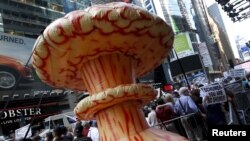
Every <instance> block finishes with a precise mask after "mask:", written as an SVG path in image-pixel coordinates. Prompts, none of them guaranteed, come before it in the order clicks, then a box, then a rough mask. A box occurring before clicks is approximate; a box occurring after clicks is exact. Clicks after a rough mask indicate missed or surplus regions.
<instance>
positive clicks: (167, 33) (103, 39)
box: [33, 3, 174, 90]
mask: <svg viewBox="0 0 250 141" xmlns="http://www.w3.org/2000/svg"><path fill="white" fill-rule="evenodd" d="M173 37H174V36H173V32H172V30H171V28H170V27H169V26H168V25H167V24H166V23H165V22H164V21H163V20H162V19H161V18H159V17H157V16H155V15H153V14H151V13H149V12H147V11H145V10H143V9H142V8H140V7H137V6H133V5H129V4H125V3H110V4H106V5H96V6H92V7H90V8H88V9H86V10H78V11H74V12H71V13H69V14H67V15H66V16H65V17H63V18H60V19H57V20H56V21H54V22H53V23H51V24H50V25H49V26H48V27H47V28H46V29H45V31H44V34H43V37H42V38H40V40H37V47H36V48H35V52H34V54H33V65H34V67H35V68H36V71H37V72H38V75H39V77H40V78H41V79H42V80H43V81H45V82H46V83H48V84H50V85H53V86H55V87H64V88H65V87H66V88H70V89H74V90H85V89H86V88H85V86H84V84H83V81H82V76H81V71H79V70H81V69H82V64H84V63H85V62H88V61H90V60H93V59H95V58H98V57H99V56H101V55H107V54H113V53H122V54H124V55H126V56H129V57H131V58H133V59H134V62H135V63H136V66H135V69H136V70H135V71H136V76H141V75H143V74H145V73H147V72H149V71H150V70H152V69H153V68H155V67H157V66H158V65H159V64H161V63H162V61H163V59H164V58H165V57H166V56H167V54H168V52H169V50H170V49H171V47H172V43H173Z"/></svg>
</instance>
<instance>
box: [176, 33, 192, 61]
mask: <svg viewBox="0 0 250 141" xmlns="http://www.w3.org/2000/svg"><path fill="white" fill-rule="evenodd" d="M173 46H174V49H175V51H176V53H177V55H178V57H179V58H184V57H186V56H190V55H193V54H194V51H193V49H192V45H191V42H190V39H189V35H188V33H180V34H177V35H176V36H175V38H174V45H173Z"/></svg>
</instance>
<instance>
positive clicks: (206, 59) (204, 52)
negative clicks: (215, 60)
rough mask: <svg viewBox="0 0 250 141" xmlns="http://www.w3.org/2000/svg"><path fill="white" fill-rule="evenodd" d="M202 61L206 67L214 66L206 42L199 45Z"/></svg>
mask: <svg viewBox="0 0 250 141" xmlns="http://www.w3.org/2000/svg"><path fill="white" fill-rule="evenodd" d="M198 50H199V53H200V56H201V59H202V62H203V64H204V66H205V67H209V66H212V60H211V57H210V55H209V52H208V49H207V45H206V43H200V44H199V47H198Z"/></svg>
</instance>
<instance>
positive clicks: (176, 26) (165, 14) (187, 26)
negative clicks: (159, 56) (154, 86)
mask: <svg viewBox="0 0 250 141" xmlns="http://www.w3.org/2000/svg"><path fill="white" fill-rule="evenodd" d="M142 3H143V4H144V8H145V9H147V10H148V11H150V12H152V13H154V14H157V15H158V16H160V17H161V18H162V19H163V20H165V21H166V23H168V24H169V25H170V26H171V27H172V29H173V31H174V33H175V41H174V49H173V50H172V52H171V53H170V55H169V58H168V60H166V61H165V62H169V63H168V65H169V68H170V72H171V75H170V76H169V77H170V78H171V77H172V81H174V82H184V81H185V79H184V73H185V74H186V75H187V77H188V78H189V80H190V81H191V80H192V79H193V78H194V76H198V75H203V76H204V75H205V72H204V68H203V65H202V61H201V59H200V56H199V52H198V49H197V46H198V45H199V43H200V42H199V36H198V34H197V33H196V32H195V31H196V26H195V24H194V21H193V20H192V19H193V15H192V14H194V13H192V11H190V9H192V4H191V2H190V1H188V0H161V1H157V0H142ZM154 10H155V12H154ZM191 62H193V63H195V65H190V63H191ZM163 66H164V65H163ZM182 68H183V71H182ZM163 70H164V71H166V72H167V69H163ZM166 72H165V73H166ZM163 77H165V76H163ZM174 82H173V83H174Z"/></svg>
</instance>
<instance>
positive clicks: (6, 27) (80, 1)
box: [0, 0, 90, 38]
mask: <svg viewBox="0 0 250 141" xmlns="http://www.w3.org/2000/svg"><path fill="white" fill-rule="evenodd" d="M89 5H90V0H75V1H72V0H1V1H0V13H1V16H0V22H1V21H2V22H1V23H0V30H1V27H2V30H3V31H4V32H5V33H9V34H13V35H20V36H25V37H31V38H36V37H38V35H40V33H41V32H42V31H43V30H44V29H45V28H46V26H47V25H48V24H50V23H51V22H52V21H53V20H55V19H57V18H59V17H62V16H64V14H65V13H68V12H70V11H72V10H76V9H82V8H86V7H87V6H89Z"/></svg>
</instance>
